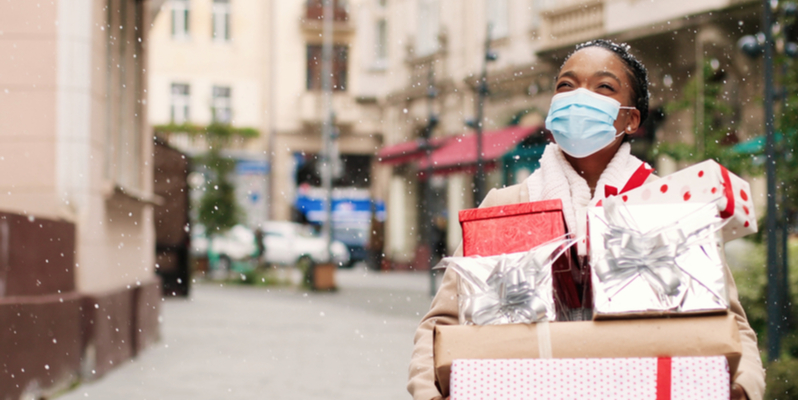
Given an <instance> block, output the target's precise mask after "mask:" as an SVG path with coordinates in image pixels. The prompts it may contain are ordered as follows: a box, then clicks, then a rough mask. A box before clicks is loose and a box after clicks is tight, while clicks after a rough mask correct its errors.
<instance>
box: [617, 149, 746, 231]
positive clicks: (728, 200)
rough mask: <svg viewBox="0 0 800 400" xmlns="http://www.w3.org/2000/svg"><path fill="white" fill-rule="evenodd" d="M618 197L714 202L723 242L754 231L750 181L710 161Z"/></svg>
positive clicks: (663, 201)
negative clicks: (719, 220)
mask: <svg viewBox="0 0 800 400" xmlns="http://www.w3.org/2000/svg"><path fill="white" fill-rule="evenodd" d="M607 192H608V190H607ZM613 193H616V189H615V188H614V189H613ZM618 197H620V198H622V200H623V201H624V202H625V203H626V204H670V203H672V204H682V203H704V204H705V203H711V202H714V203H716V204H717V208H718V210H719V214H720V217H722V218H724V219H728V223H727V224H726V225H725V227H724V228H722V238H723V240H724V241H725V242H728V241H731V240H733V239H737V238H740V237H743V236H747V235H749V234H751V233H755V232H758V226H757V223H756V222H757V221H756V215H755V211H754V209H753V196H752V194H751V193H750V184H748V183H747V182H746V181H745V180H744V179H742V178H740V177H738V176H736V175H734V174H733V173H731V172H729V171H728V170H727V169H726V168H725V167H723V166H722V165H719V164H717V163H716V162H714V161H713V160H706V161H703V162H701V163H698V164H695V165H692V166H691V167H687V168H684V169H682V170H680V171H677V172H675V173H672V174H670V175H667V176H665V177H663V178H660V179H658V180H655V181H653V182H650V183H646V184H644V185H642V186H639V187H637V188H636V189H632V190H629V191H627V192H624V193H621V194H619V195H618Z"/></svg>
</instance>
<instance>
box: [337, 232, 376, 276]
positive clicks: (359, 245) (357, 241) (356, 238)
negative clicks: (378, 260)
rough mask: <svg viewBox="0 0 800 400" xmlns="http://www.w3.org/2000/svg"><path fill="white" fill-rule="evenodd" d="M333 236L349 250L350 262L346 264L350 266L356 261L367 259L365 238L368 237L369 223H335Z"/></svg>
mask: <svg viewBox="0 0 800 400" xmlns="http://www.w3.org/2000/svg"><path fill="white" fill-rule="evenodd" d="M333 238H334V239H336V240H337V241H340V242H342V243H344V244H345V246H347V250H348V251H349V252H350V262H349V263H347V265H346V266H348V267H352V266H353V265H355V264H356V263H357V262H360V261H364V260H366V259H367V248H366V244H367V240H368V239H369V223H366V224H365V223H362V222H350V223H337V224H334V226H333Z"/></svg>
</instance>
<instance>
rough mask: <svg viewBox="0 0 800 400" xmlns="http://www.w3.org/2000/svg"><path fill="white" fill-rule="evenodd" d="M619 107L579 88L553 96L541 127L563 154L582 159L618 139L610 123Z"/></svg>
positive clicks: (615, 103)
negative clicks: (545, 129)
mask: <svg viewBox="0 0 800 400" xmlns="http://www.w3.org/2000/svg"><path fill="white" fill-rule="evenodd" d="M620 108H624V109H629V110H634V109H636V107H622V106H620V103H619V102H618V101H616V100H614V99H612V98H611V97H607V96H603V95H601V94H597V93H595V92H592V91H590V90H587V89H584V88H580V89H575V90H573V91H570V92H565V93H559V94H557V95H555V96H553V100H552V101H551V103H550V112H549V113H548V114H547V119H546V120H545V126H546V127H547V129H548V130H550V132H552V133H553V138H555V140H556V143H558V146H559V147H561V150H562V151H563V152H564V153H567V154H569V155H571V156H572V157H575V158H585V157H588V156H590V155H592V154H594V153H597V152H598V151H600V150H601V149H603V148H604V147H606V146H608V145H609V144H611V142H613V141H614V139H616V138H617V137H619V135H622V134H623V133H624V131H623V132H620V133H619V134H617V130H616V128H614V121H615V120H616V119H617V113H619V110H620Z"/></svg>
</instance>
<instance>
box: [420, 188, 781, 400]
mask: <svg viewBox="0 0 800 400" xmlns="http://www.w3.org/2000/svg"><path fill="white" fill-rule="evenodd" d="M528 199H529V196H528V189H527V187H526V186H525V185H524V184H521V185H514V186H509V187H506V188H503V189H492V190H491V191H490V192H489V194H488V195H487V196H486V198H485V199H484V201H483V203H481V205H480V206H481V207H493V206H500V205H506V204H515V203H524V202H528V201H529V200H528ZM461 254H462V251H461V246H460V245H459V247H458V249H457V250H456V254H455V255H456V256H459V255H461ZM725 275H726V277H727V281H728V286H729V288H730V291H729V292H730V302H731V311H732V312H733V313H734V314H736V320H737V321H738V323H739V333H740V336H741V341H742V360H741V362H740V364H739V370H738V371H737V372H736V376H735V377H734V382H735V383H737V384H739V385H741V386H742V388H744V390H745V392H746V393H747V396H748V397H749V398H750V400H761V399H762V397H763V396H764V390H765V381H764V369H763V367H762V365H761V357H760V356H759V352H758V347H757V346H756V335H755V332H753V329H751V328H750V325H749V324H748V322H747V317H746V316H745V314H744V310H743V309H742V305H741V303H739V294H738V292H737V290H736V284H735V283H734V281H733V276H732V275H731V272H730V270H729V269H728V268H727V266H726V267H725ZM457 279H458V276H457V275H456V273H455V272H453V271H451V270H447V271H445V274H444V279H443V281H442V286H441V287H440V288H439V291H438V292H437V293H436V297H434V298H433V302H432V303H431V309H430V311H428V313H427V314H426V315H425V317H423V318H422V321H421V322H420V324H419V327H418V328H417V332H416V334H415V335H414V352H413V354H412V356H411V365H410V366H409V379H408V391H409V392H410V393H411V394H412V395H413V396H414V400H431V399H438V398H441V393H439V390H438V389H437V388H436V386H435V384H434V371H433V327H434V326H435V325H455V324H458V299H457V295H456V283H457Z"/></svg>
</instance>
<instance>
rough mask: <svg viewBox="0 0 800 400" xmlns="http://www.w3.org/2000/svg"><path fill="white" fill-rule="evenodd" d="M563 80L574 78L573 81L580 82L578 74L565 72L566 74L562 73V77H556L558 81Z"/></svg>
mask: <svg viewBox="0 0 800 400" xmlns="http://www.w3.org/2000/svg"><path fill="white" fill-rule="evenodd" d="M561 78H572V79H575V80H578V74H576V73H575V72H573V71H564V72H562V73H561V74H560V75H558V76H557V77H556V80H559V79H561Z"/></svg>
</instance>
